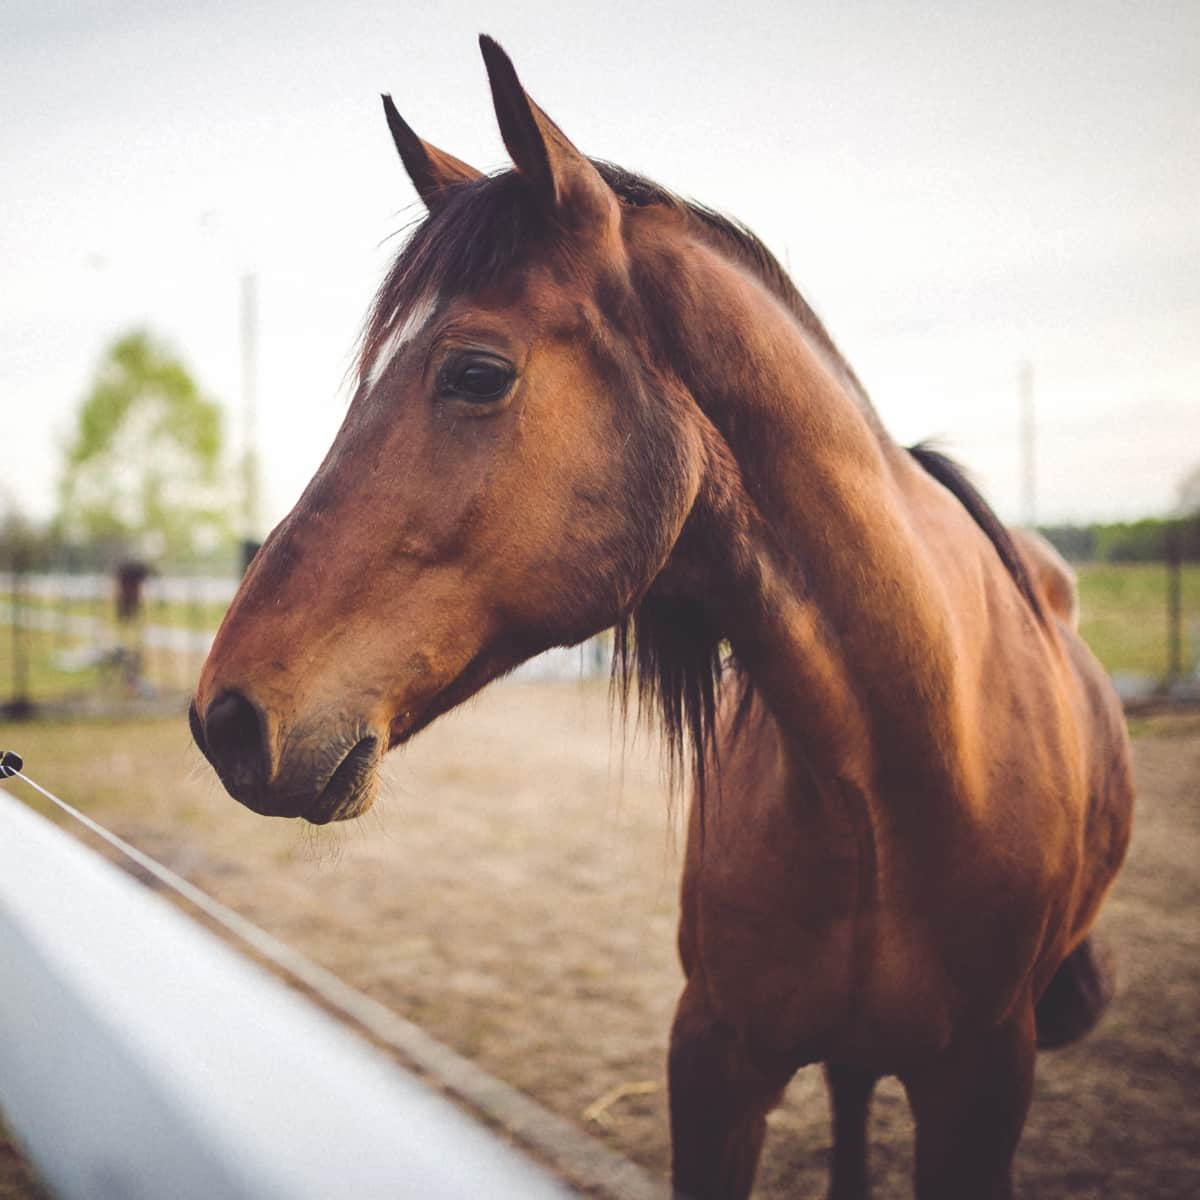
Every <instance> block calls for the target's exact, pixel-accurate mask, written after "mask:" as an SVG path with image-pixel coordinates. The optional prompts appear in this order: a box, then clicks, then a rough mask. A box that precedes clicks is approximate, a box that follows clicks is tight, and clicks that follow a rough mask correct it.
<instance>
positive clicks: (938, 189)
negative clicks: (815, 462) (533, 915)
mask: <svg viewBox="0 0 1200 1200" xmlns="http://www.w3.org/2000/svg"><path fill="white" fill-rule="evenodd" d="M479 32H488V33H490V34H492V35H493V36H495V37H496V38H498V40H500V42H501V43H502V44H503V45H504V46H505V48H506V49H507V50H508V52H509V54H510V55H511V56H512V58H513V60H514V62H515V64H516V66H517V70H518V71H519V73H520V74H521V77H522V81H523V82H524V84H525V86H526V88H527V89H528V91H529V92H530V94H531V95H532V96H534V97H535V99H537V100H538V102H539V103H540V104H541V105H542V106H543V107H544V108H545V109H546V110H547V111H548V112H549V113H550V115H551V116H553V117H554V118H555V120H556V121H557V122H558V124H559V125H560V126H561V127H562V128H563V129H564V130H565V131H566V132H567V134H568V136H570V137H571V139H572V140H573V141H574V142H575V143H576V145H578V146H579V147H580V148H581V149H582V150H584V151H585V152H586V153H588V154H592V155H594V156H596V157H601V158H606V159H609V160H611V161H614V162H617V163H619V164H620V165H622V166H624V167H627V168H630V169H632V170H636V171H639V172H641V173H643V174H646V175H649V176H650V177H651V178H653V179H655V180H657V181H658V182H660V183H662V184H664V185H666V186H668V187H670V188H671V189H673V190H674V191H677V192H679V193H681V194H683V195H685V196H688V197H691V198H693V199H696V200H700V201H702V202H704V203H705V204H708V205H709V206H711V207H715V208H718V209H720V210H722V211H724V212H726V213H729V214H730V215H733V216H735V217H737V218H739V219H740V220H742V221H744V222H745V223H746V224H748V225H749V226H750V227H751V228H752V229H754V230H755V231H756V232H757V233H758V234H759V236H760V237H762V238H763V240H764V241H765V242H766V243H767V245H768V246H769V247H770V248H771V249H772V250H773V251H774V252H775V253H776V255H777V256H778V257H779V258H780V260H781V261H782V262H783V263H784V264H785V265H786V266H787V267H788V269H789V270H790V271H791V273H792V275H793V278H794V279H795V281H796V282H797V284H798V285H799V287H800V289H801V290H802V292H803V293H804V294H805V296H806V298H807V299H808V300H809V302H810V303H811V304H812V305H813V306H814V308H815V309H816V310H817V312H818V313H819V314H820V315H821V316H822V318H823V320H824V321H825V323H826V325H827V326H828V328H829V330H830V332H831V334H832V335H833V337H834V340H835V341H836V342H837V343H838V345H839V346H840V348H841V349H842V351H843V353H844V355H845V357H846V358H847V359H848V360H849V362H850V363H851V364H852V366H853V367H854V369H855V371H856V373H857V374H858V376H859V377H860V378H861V379H862V380H863V382H864V384H865V385H866V387H867V389H868V391H869V392H870V393H871V395H872V398H873V400H874V402H875V405H876V407H877V408H878V409H879V411H880V413H881V415H882V417H883V419H884V422H885V424H886V425H887V426H888V427H889V429H890V430H891V431H892V433H893V434H894V435H895V436H896V437H898V438H900V439H901V440H905V441H915V440H917V439H921V438H926V437H936V438H938V439H940V441H941V443H942V445H943V447H944V448H946V449H948V450H949V451H950V452H952V453H954V454H955V455H956V456H957V457H959V458H960V459H961V460H962V461H963V462H964V463H965V464H966V465H967V466H968V467H969V468H970V470H971V471H972V473H973V474H974V476H975V478H976V480H977V482H979V483H980V484H981V485H982V486H983V488H984V489H985V491H986V492H987V493H988V495H989V496H990V498H991V499H992V501H993V503H994V504H995V505H996V507H997V508H998V510H999V511H1000V513H1001V515H1002V516H1004V517H1006V518H1008V519H1010V520H1017V519H1020V518H1022V517H1024V515H1025V513H1024V511H1023V501H1022V492H1021V471H1020V462H1021V460H1020V439H1019V412H1020V404H1019V395H1020V385H1019V380H1020V377H1021V372H1022V369H1023V366H1024V365H1025V364H1030V366H1031V369H1032V380H1033V397H1034V404H1035V411H1036V415H1037V452H1036V464H1037V509H1036V516H1037V518H1038V519H1039V520H1041V521H1044V522H1049V521H1065V520H1091V519H1101V520H1110V519H1126V518H1132V517H1137V516H1142V515H1154V514H1161V513H1164V512H1167V511H1169V510H1170V508H1171V506H1172V505H1173V503H1174V500H1175V495H1176V488H1177V486H1178V484H1179V482H1180V481H1181V479H1182V478H1183V476H1184V475H1185V473H1186V472H1187V471H1188V470H1189V469H1190V468H1192V467H1193V466H1195V465H1196V463H1197V462H1200V339H1198V337H1197V334H1198V332H1200V69H1197V63H1198V62H1200V4H1197V3H1195V0H1184V2H1180V3H1172V2H1171V0H1153V2H1150V3H1147V2H1144V0H1143V2H1141V3H1113V2H1111V0H1090V2H1088V3H1079V2H1076V0H1063V2H1061V3H1056V4H1044V3H1040V2H1039V3H1024V2H1023V0H1011V2H1010V0H1006V2H1004V3H996V2H993V3H980V4H973V5H950V4H945V3H920V4H918V3H911V2H908V0H894V2H889V3H882V2H880V3H876V2H874V0H842V2H839V3H827V2H824V0H822V2H819V3H803V2H800V3H786V4H785V3H779V2H776V3H762V4H757V5H746V4H743V5H730V4H728V3H720V4H717V3H707V2H692V3H665V2H656V0H645V2H644V3H640V4H637V5H633V4H626V5H612V4H610V5H602V4H592V5H571V4H565V3H553V2H547V0H525V2H523V3H521V4H512V3H505V2H503V0H497V2H493V3H488V4H481V3H472V2H468V0H448V2H442V3H437V4H433V3H422V4H412V3H404V2H403V0H400V2H397V0H393V2H392V3H386V4H384V3H367V2H358V0H345V2H343V3H339V4H330V3H328V0H323V2H321V3H307V2H305V0H288V2H287V3H281V2H279V0H259V2H257V3H255V4H238V5H235V4H227V3H225V4H218V3H210V2H207V0H188V2H186V3H179V2H178V0H158V2H157V3H155V4H153V5H149V4H144V3H136V4H135V3H129V2H127V0H96V2H94V3H68V2H65V0H5V4H4V6H3V11H2V13H0V105H2V111H3V114H4V117H3V120H0V180H2V185H3V187H2V193H0V194H2V195H3V201H2V208H0V213H2V214H3V219H2V220H0V413H2V416H3V426H2V428H3V441H2V442H0V447H2V450H0V515H2V510H3V509H4V508H5V507H6V506H7V507H17V508H19V509H20V511H22V512H23V513H24V514H25V515H26V516H28V517H32V518H35V519H43V518H45V517H48V516H49V515H51V513H52V512H53V508H54V487H55V481H56V479H57V477H58V473H59V470H60V466H61V462H62V453H63V446H64V444H65V442H66V440H67V439H68V437H69V436H70V432H71V429H72V423H73V419H74V414H75V412H76V411H77V409H78V407H79V405H80V403H81V401H82V399H83V397H84V396H85V395H86V392H87V389H88V383H89V380H90V378H91V376H92V374H93V372H94V371H95V369H96V365H97V362H98V361H99V359H100V357H101V355H102V354H103V351H104V348H105V347H106V345H108V344H109V343H110V342H111V341H112V340H113V339H114V338H115V337H116V336H118V335H119V334H121V333H122V332H124V331H126V330H128V329H130V328H132V327H135V326H144V327H148V328H150V329H151V330H153V331H154V332H155V333H157V334H159V335H160V336H162V337H163V338H165V339H166V340H167V341H168V342H169V343H170V344H171V345H172V346H173V347H174V349H175V350H176V351H177V352H178V353H179V354H180V356H181V357H182V358H183V359H184V361H185V362H186V363H187V365H188V366H189V367H190V369H191V370H192V372H193V374H194V375H195V376H196V378H197V379H198V381H199V383H200V385H201V387H202V388H203V389H204V391H205V392H206V393H207V394H208V395H210V396H213V397H214V398H216V399H218V400H219V401H220V402H221V403H222V404H223V405H224V406H225V407H226V409H227V411H228V421H229V428H230V435H231V441H232V444H233V447H234V449H235V450H236V449H237V448H238V447H239V446H240V439H241V438H242V437H243V434H244V425H243V421H242V403H241V401H242V384H241V341H240V336H241V335H240V312H239V304H240V294H241V293H240V286H241V284H240V281H241V278H242V276H243V275H245V274H246V273H250V272H252V273H253V274H254V275H255V277H256V279H257V292H258V336H257V369H256V381H257V383H256V392H257V422H256V424H257V434H258V441H259V446H260V455H261V460H262V474H263V505H262V507H263V518H264V525H265V526H266V527H269V526H270V525H271V524H274V523H275V522H276V521H277V520H279V519H280V518H281V517H282V516H283V515H284V514H285V513H286V512H287V511H288V509H289V508H290V507H291V506H292V504H293V503H294V502H295V500H296V499H297V497H298V496H299V493H300V491H301V489H302V488H303V486H304V484H305V483H306V482H307V480H308V478H309V477H310V476H311V474H312V472H313V471H314V470H315V468H316V466H317V464H318V463H319V462H320V459H321V457H322V455H323V454H324V451H325V449H326V448H327V446H328V444H329V442H330V441H331V440H332V437H333V435H334V433H335V432H336V430H337V427H338V425H339V423H340V421H341V419H342V416H343V415H344V412H345V408H346V405H347V403H348V400H349V389H348V386H347V373H348V370H349V367H350V365H351V362H352V358H353V352H354V348H355V344H356V339H357V336H358V333H359V328H360V323H361V321H362V318H363V315H364V314H365V312H366V309H367V307H368V305H369V303H370V300H371V297H372V295H373V293H374V290H375V288H376V287H377V285H378V283H379V281H380V280H381V278H382V276H383V273H384V271H385V270H386V267H387V264H388V263H389V261H390V260H391V258H392V257H393V256H394V254H395V252H396V248H397V246H398V244H399V242H398V240H397V239H398V236H399V235H400V233H401V231H402V230H403V229H404V228H405V227H406V226H407V225H408V224H409V223H410V222H411V221H412V220H413V219H414V218H415V217H417V216H418V215H419V214H420V211H421V210H420V208H419V204H418V203H417V201H416V198H415V195H414V193H413V191H412V188H411V185H410V184H409V182H408V180H407V178H406V177H405V175H404V172H403V170H402V168H401V166H400V164H399V161H398V159H397V158H396V155H395V152H394V150H393V148H392V145H391V141H390V138H389V136H388V133H387V129H386V125H385V123H384V120H383V116H382V112H381V108H380V103H379V93H380V92H383V91H388V92H391V93H392V95H393V96H394V98H395V100H396V103H397V106H398V107H399V109H400V111H401V113H403V114H404V116H405V117H406V119H407V120H408V121H409V123H410V124H411V125H413V127H414V128H415V129H416V130H417V131H418V132H419V133H420V134H421V135H422V136H423V137H425V138H426V139H428V140H429V141H431V142H434V143H435V144H437V145H438V146H440V147H442V148H443V149H445V150H448V151H449V152H451V153H452V154H454V155H456V156H457V157H459V158H461V159H464V160H466V161H467V162H470V163H472V164H473V165H475V166H477V167H480V168H482V169H494V168H498V167H502V166H504V165H506V159H505V154H504V150H503V146H502V144H501V141H500V137H499V133H498V131H497V129H496V124H495V119H494V116H493V113H492V109H491V103H490V99H489V94H488V88H487V82H486V76H485V73H484V69H483V65H482V61H481V59H480V57H479V51H478V48H477V44H476V36H477V34H478V33H479ZM263 531H264V532H265V529H264V530H263Z"/></svg>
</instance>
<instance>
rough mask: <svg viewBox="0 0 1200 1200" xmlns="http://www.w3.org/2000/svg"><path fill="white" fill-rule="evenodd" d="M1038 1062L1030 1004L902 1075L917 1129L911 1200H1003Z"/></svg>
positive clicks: (1007, 1197) (1006, 1198) (1008, 1193)
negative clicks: (995, 1026)
mask: <svg viewBox="0 0 1200 1200" xmlns="http://www.w3.org/2000/svg"><path fill="white" fill-rule="evenodd" d="M1036 1056H1037V1042H1036V1033H1035V1029H1034V1020H1033V1004H1032V1001H1030V1002H1029V1003H1027V1004H1025V1005H1023V1007H1022V1010H1021V1012H1020V1014H1019V1015H1018V1016H1016V1017H1014V1018H1013V1019H1012V1020H1010V1021H1009V1022H1008V1023H1007V1024H1005V1025H1003V1026H1001V1027H999V1028H998V1029H994V1030H991V1031H989V1032H986V1033H984V1034H981V1035H977V1036H975V1037H973V1038H963V1039H961V1040H960V1041H959V1042H958V1043H957V1044H956V1045H954V1046H952V1047H951V1048H950V1049H949V1050H948V1051H946V1052H945V1053H944V1054H942V1055H940V1056H939V1057H938V1059H937V1060H936V1061H935V1062H934V1063H933V1064H931V1065H926V1066H923V1067H922V1068H921V1069H920V1070H918V1071H913V1072H909V1073H907V1074H905V1075H903V1076H902V1077H901V1078H902V1081H903V1083H904V1085H905V1087H906V1088H907V1090H908V1098H909V1103H910V1104H911V1105H912V1110H913V1116H914V1117H915V1118H916V1123H917V1154H916V1160H917V1162H916V1194H917V1200H961V1198H962V1197H966V1196H970V1197H972V1198H975V1200H1010V1198H1011V1196H1012V1194H1013V1193H1012V1160H1013V1154H1014V1153H1015V1151H1016V1148H1017V1142H1018V1140H1019V1139H1020V1136H1021V1129H1022V1127H1023V1126H1024V1124H1025V1117H1026V1114H1027V1113H1028V1112H1029V1101H1030V1097H1031V1095H1032V1092H1033V1069H1034V1060H1035V1058H1036Z"/></svg>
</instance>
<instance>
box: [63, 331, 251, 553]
mask: <svg viewBox="0 0 1200 1200" xmlns="http://www.w3.org/2000/svg"><path fill="white" fill-rule="evenodd" d="M222 448H223V428H222V421H221V410H220V408H219V407H218V405H217V404H216V403H214V402H213V401H212V400H209V399H207V398H205V397H204V396H203V395H201V394H200V390H199V388H198V387H197V386H196V383H195V381H194V380H193V379H192V377H191V375H190V374H189V373H188V370H187V368H186V367H185V366H184V365H183V363H182V362H181V361H180V360H179V359H178V358H177V357H175V355H174V354H173V353H172V352H171V351H170V349H169V348H168V347H167V346H165V345H164V344H163V343H162V342H160V341H158V340H157V339H155V338H154V337H152V336H151V334H150V333H149V332H147V331H146V330H134V331H132V332H130V333H127V334H125V335H123V336H122V337H120V338H118V339H117V340H116V341H115V342H113V344H112V345H111V346H110V347H109V348H108V350H107V351H106V352H105V355H104V357H103V358H102V359H101V361H100V364H99V366H98V367H97V369H96V374H95V376H94V378H93V380H92V386H91V389H90V391H89V392H88V394H87V396H86V397H85V398H84V401H83V404H82V406H81V407H80V409H79V415H78V420H77V423H76V428H75V432H74V436H73V437H72V439H71V441H70V443H69V445H68V446H67V450H66V463H65V466H64V470H63V473H62V477H61V480H60V483H59V513H58V522H57V524H58V527H59V532H60V534H61V535H62V536H64V537H65V538H66V539H67V540H69V541H105V542H108V543H110V544H113V543H115V544H117V546H118V547H119V549H120V551H121V552H122V553H126V554H128V553H134V554H137V555H140V556H144V557H149V558H160V557H163V556H167V557H179V556H184V557H186V556H189V555H191V554H194V553H196V552H197V551H205V552H206V551H211V550H212V549H214V548H215V547H216V546H217V545H218V544H219V543H220V542H222V541H225V540H227V539H228V538H229V537H230V531H231V520H230V505H229V501H228V498H227V495H226V492H225V489H223V487H222V484H223V480H222Z"/></svg>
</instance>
